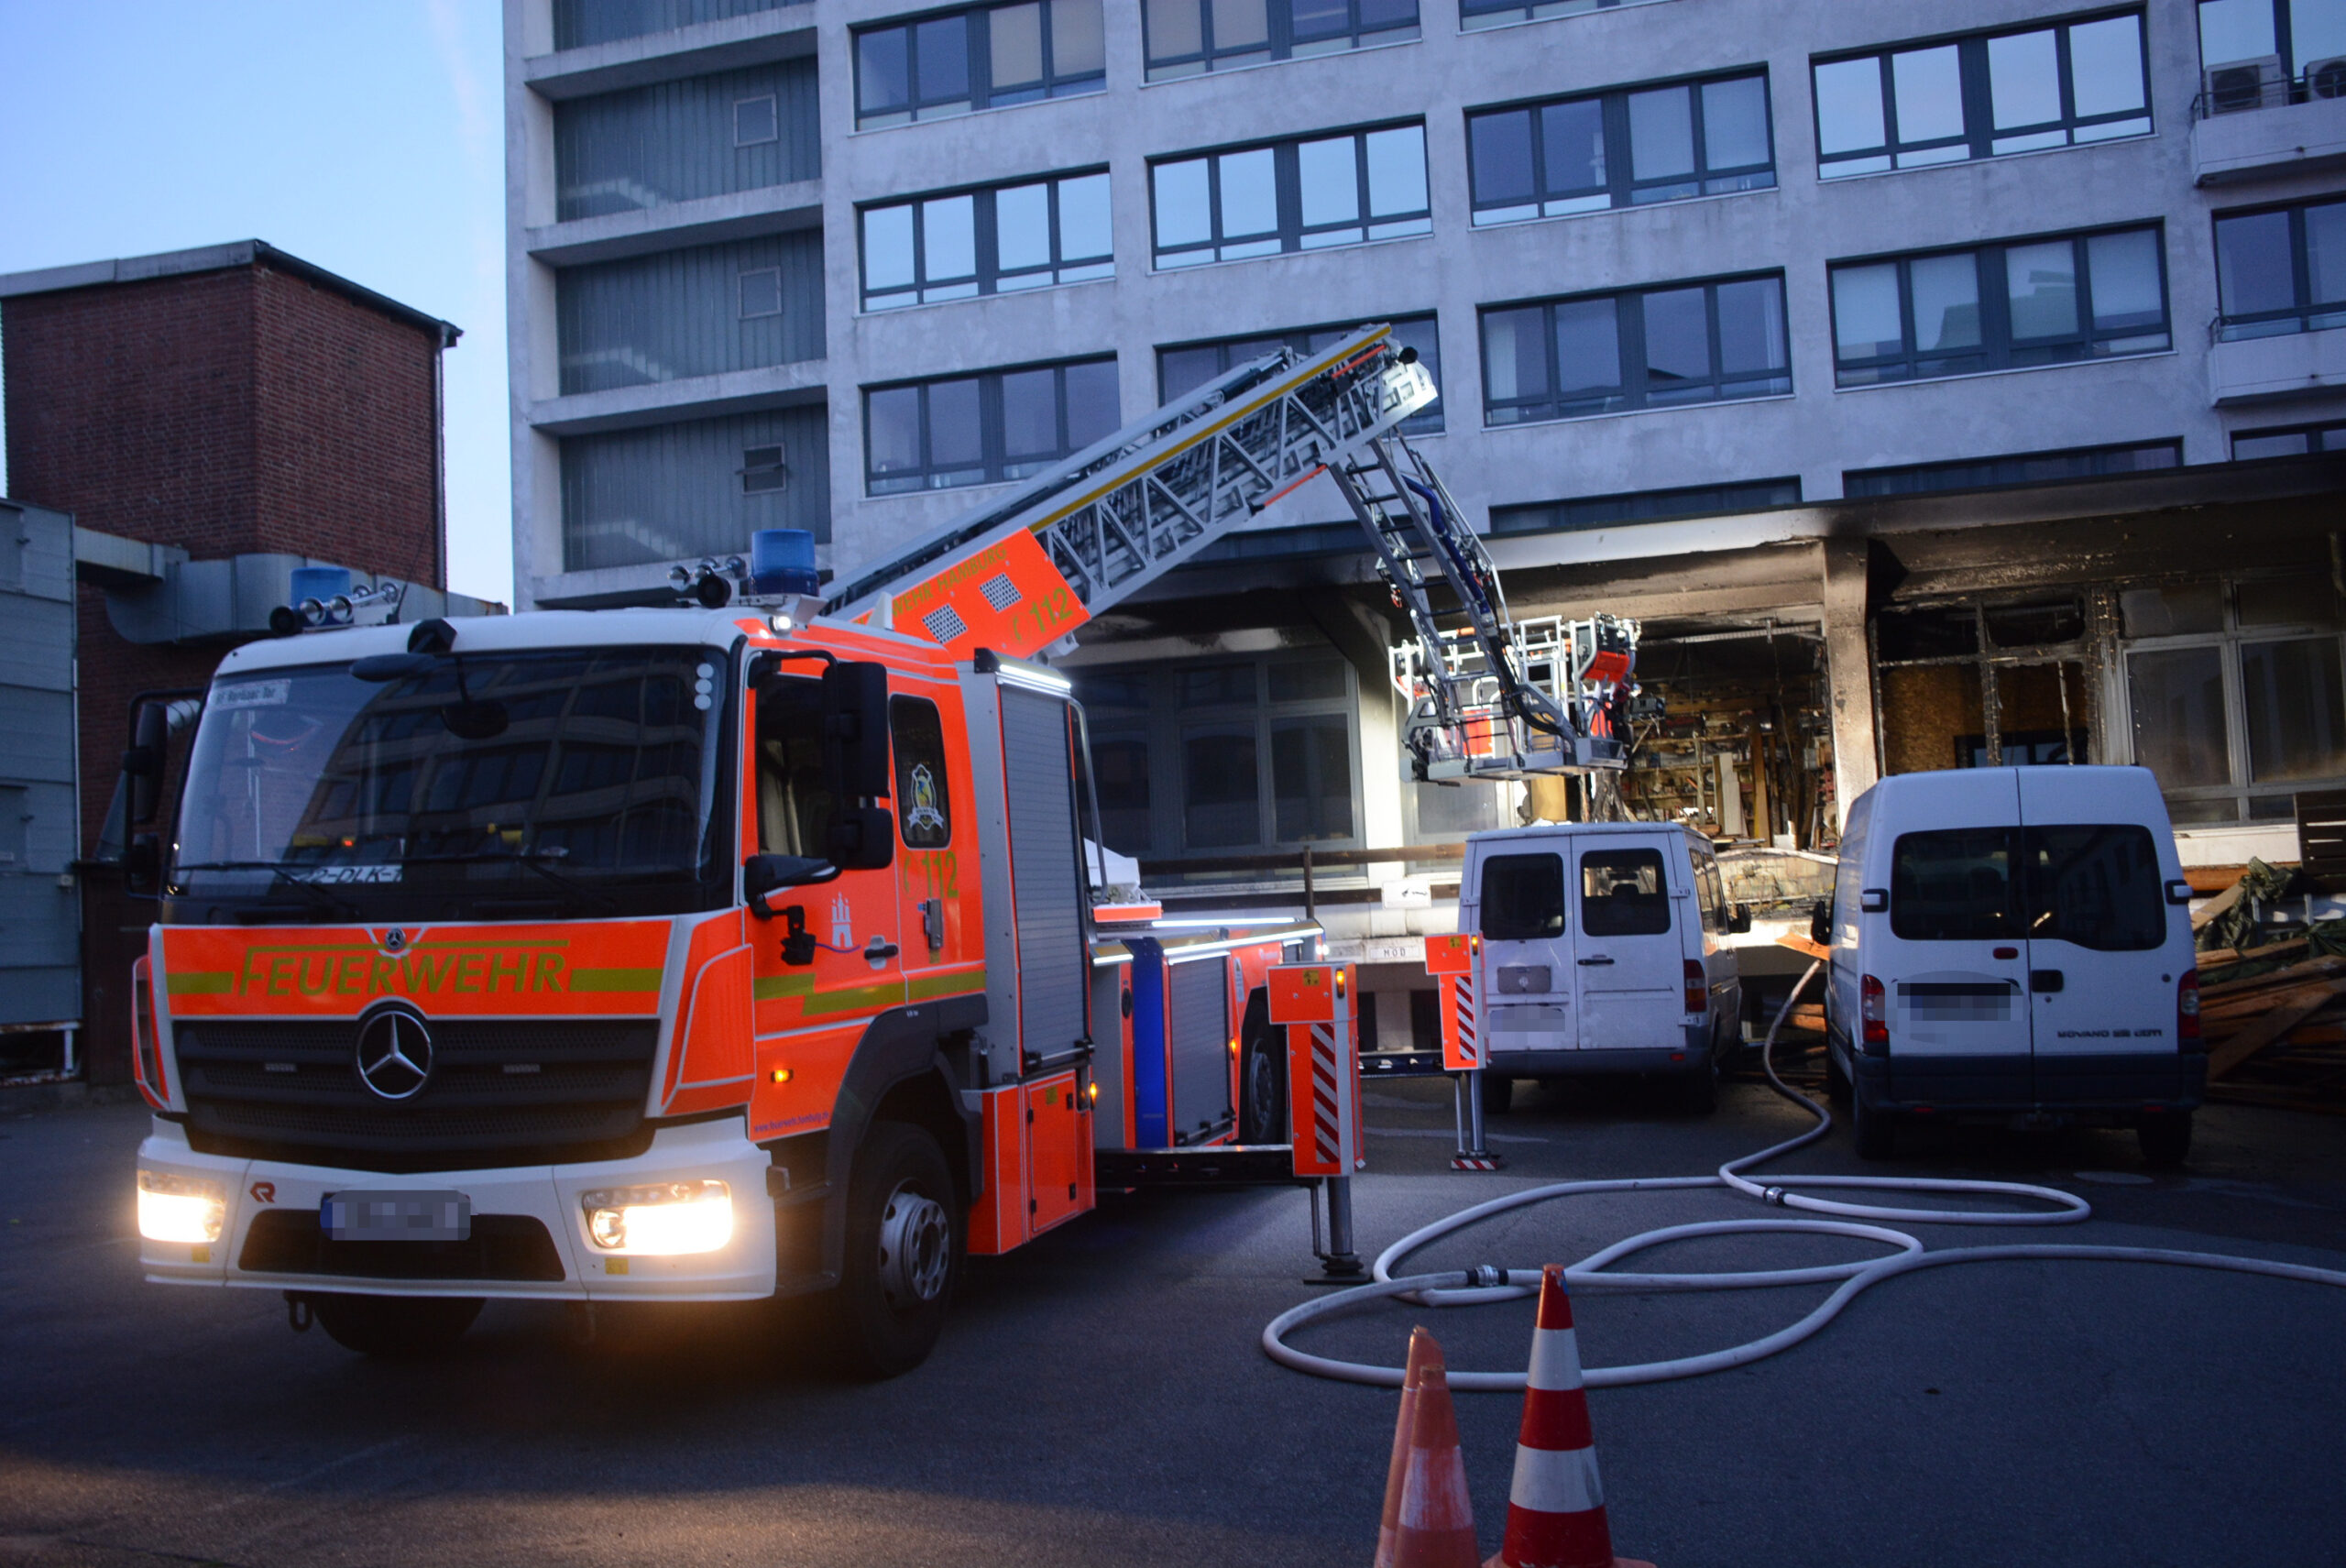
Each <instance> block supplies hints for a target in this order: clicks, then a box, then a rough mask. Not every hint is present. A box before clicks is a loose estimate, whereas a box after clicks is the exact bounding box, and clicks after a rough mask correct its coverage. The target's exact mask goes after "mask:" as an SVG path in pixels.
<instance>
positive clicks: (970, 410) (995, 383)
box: [863, 359, 1119, 496]
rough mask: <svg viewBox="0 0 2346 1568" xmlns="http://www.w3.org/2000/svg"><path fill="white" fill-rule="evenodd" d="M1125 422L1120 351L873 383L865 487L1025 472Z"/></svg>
mask: <svg viewBox="0 0 2346 1568" xmlns="http://www.w3.org/2000/svg"><path fill="white" fill-rule="evenodd" d="M1118 422H1119V420H1118V415H1117V402H1116V362H1115V361H1114V360H1113V359H1085V360H1078V361H1076V362H1074V363H1072V364H1065V365H1031V366H1025V367H1020V368H1018V369H1014V370H989V371H987V372H985V373H984V374H982V375H978V376H948V377H941V378H937V379H936V380H931V381H917V382H913V383H910V384H908V385H904V386H896V387H872V388H868V389H865V391H864V394H863V450H864V490H865V493H866V494H869V495H874V496H893V495H901V494H904V493H905V492H907V491H911V490H942V489H950V488H954V487H956V486H959V485H986V484H992V483H996V482H998V481H1000V480H1003V479H1023V478H1025V477H1027V476H1028V475H1030V474H1039V473H1041V472H1042V471H1043V470H1044V469H1045V468H1047V467H1049V466H1051V465H1052V464H1054V463H1057V462H1058V461H1059V460H1060V459H1061V458H1063V457H1066V456H1068V455H1070V454H1072V453H1076V452H1080V451H1081V450H1083V448H1085V447H1087V446H1089V445H1091V444H1092V443H1093V442H1095V441H1097V440H1099V439H1100V438H1101V437H1102V436H1103V435H1106V434H1108V433H1111V432H1113V430H1115V428H1116V426H1117V424H1118Z"/></svg>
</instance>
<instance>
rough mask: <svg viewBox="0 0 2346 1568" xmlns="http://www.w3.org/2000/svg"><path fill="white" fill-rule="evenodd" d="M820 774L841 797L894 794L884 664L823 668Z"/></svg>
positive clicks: (882, 797)
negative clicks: (821, 767)
mask: <svg viewBox="0 0 2346 1568" xmlns="http://www.w3.org/2000/svg"><path fill="white" fill-rule="evenodd" d="M823 774H824V783H825V784H826V785H827V786H828V788H829V790H830V792H831V795H832V796H833V797H834V798H836V799H839V800H842V801H849V800H884V799H886V798H887V797H888V795H891V794H893V789H892V787H891V784H890V781H889V777H888V669H887V666H886V665H884V664H873V663H852V664H851V663H835V664H832V665H830V666H829V667H828V668H827V669H825V670H824V671H823ZM834 859H835V860H836V857H834ZM837 863H839V864H841V865H845V864H847V862H846V861H838V862H837ZM879 863H880V864H881V865H883V866H884V865H886V864H887V863H888V862H887V861H880V862H879Z"/></svg>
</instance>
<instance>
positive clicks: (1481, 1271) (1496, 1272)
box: [1466, 1263, 1507, 1290]
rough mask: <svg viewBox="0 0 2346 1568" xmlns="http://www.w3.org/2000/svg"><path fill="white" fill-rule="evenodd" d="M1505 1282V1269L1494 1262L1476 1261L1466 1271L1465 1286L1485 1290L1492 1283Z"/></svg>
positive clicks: (1492, 1284) (1470, 1288)
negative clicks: (1476, 1262)
mask: <svg viewBox="0 0 2346 1568" xmlns="http://www.w3.org/2000/svg"><path fill="white" fill-rule="evenodd" d="M1506 1283H1507V1270H1506V1269H1504V1268H1501V1267H1499V1266H1497V1265H1496V1264H1489V1263H1478V1264H1476V1265H1475V1266H1474V1267H1472V1268H1470V1269H1468V1270H1467V1271H1466V1288H1467V1289H1469V1290H1478V1289H1480V1290H1487V1289H1489V1288H1491V1287H1492V1286H1494V1285H1504V1284H1506Z"/></svg>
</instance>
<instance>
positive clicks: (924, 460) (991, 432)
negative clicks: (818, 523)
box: [862, 354, 1121, 497]
mask: <svg viewBox="0 0 2346 1568" xmlns="http://www.w3.org/2000/svg"><path fill="white" fill-rule="evenodd" d="M1115 363H1116V356H1114V355H1113V354H1091V355H1080V356H1077V357H1075V358H1072V359H1051V360H1044V361H1040V362H1038V363H1035V364H1028V365H1003V366H997V367H992V368H989V369H984V370H970V371H964V372H961V373H959V374H957V375H950V376H926V377H922V378H919V379H917V380H902V381H888V382H877V383H874V384H872V385H871V386H867V387H865V388H863V389H862V392H863V493H864V494H865V495H867V496H873V497H878V496H898V495H917V494H920V493H922V492H924V491H927V490H943V489H960V488H966V487H968V486H971V485H999V484H1007V483H1010V482H1011V481H1014V480H1016V479H1022V478H1026V477H1031V476H1032V475H1035V474H1037V473H1040V472H1041V471H1042V470H1043V469H1045V468H1047V467H1048V466H1050V465H1052V464H1054V463H1058V462H1063V461H1065V460H1066V459H1067V458H1068V457H1069V456H1071V455H1074V454H1075V453H1076V452H1077V451H1079V450H1080V447H1079V446H1077V445H1075V444H1073V443H1072V436H1071V434H1070V426H1071V424H1072V419H1071V417H1070V415H1069V409H1068V389H1067V373H1068V371H1069V370H1070V369H1073V368H1076V367H1080V366H1086V365H1109V366H1113V365H1114V364H1115ZM1037 370H1048V371H1051V372H1053V378H1052V397H1053V400H1054V403H1055V414H1056V417H1057V420H1058V444H1057V448H1056V450H1055V451H1053V452H1051V453H1048V454H1043V453H1019V454H1016V455H1012V454H1011V453H1010V452H1009V451H1008V449H1007V441H1006V438H1005V436H1004V434H1003V401H1002V383H1003V378H1004V377H1007V376H1017V375H1023V374H1027V373H1030V372H1033V371H1037ZM957 381H975V382H977V383H978V430H979V448H980V454H979V459H978V463H977V465H976V472H975V475H974V477H968V478H956V477H951V476H955V475H960V474H969V473H971V472H972V466H971V465H969V464H947V465H940V464H938V463H937V461H936V460H935V457H934V455H933V453H932V450H931V431H930V425H929V410H928V395H929V389H931V388H933V387H936V386H938V385H941V384H946V383H950V382H957ZM908 389H909V390H915V391H917V392H918V393H919V401H918V405H917V406H918V410H919V412H918V416H917V418H918V423H919V430H920V445H921V460H920V463H919V464H918V465H917V466H915V467H914V468H911V469H902V470H897V471H895V472H893V473H889V474H879V473H875V472H874V471H873V470H872V398H873V397H874V396H875V395H877V394H882V393H888V392H901V391H905V390H908ZM1120 420H1121V416H1120V417H1119V420H1118V421H1112V422H1110V424H1109V426H1108V429H1109V430H1114V429H1115V428H1117V423H1118V422H1120ZM1095 439H1096V438H1095ZM1085 444H1086V445H1088V444H1090V443H1088V442H1087V443H1085ZM1013 469H1015V470H1017V471H1016V472H1012V470H1013ZM883 487H884V488H883Z"/></svg>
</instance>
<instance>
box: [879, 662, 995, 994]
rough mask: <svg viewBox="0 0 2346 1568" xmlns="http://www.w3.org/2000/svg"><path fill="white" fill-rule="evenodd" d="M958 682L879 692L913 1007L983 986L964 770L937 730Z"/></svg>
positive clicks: (949, 728) (952, 716)
mask: <svg viewBox="0 0 2346 1568" xmlns="http://www.w3.org/2000/svg"><path fill="white" fill-rule="evenodd" d="M960 699H961V694H960V691H959V688H958V686H954V685H944V684H941V683H940V684H938V685H934V686H921V685H913V686H912V687H911V688H910V689H909V690H907V691H904V692H899V693H897V694H896V695H894V696H891V697H890V698H889V699H888V740H889V751H890V762H891V764H892V767H893V778H894V783H895V787H896V799H895V807H896V836H897V851H896V890H897V898H898V901H899V902H898V904H897V909H898V912H899V919H900V920H901V922H902V925H903V927H904V938H903V941H904V984H905V992H906V996H905V1000H906V1001H907V1002H908V1003H911V1004H912V1005H914V1006H921V1005H924V1004H926V1003H934V1002H937V1001H940V1000H941V999H943V998H945V997H948V996H965V995H970V994H973V993H977V992H983V991H984V990H985V948H984V946H983V932H984V922H983V917H982V916H983V912H982V909H981V905H980V896H979V881H978V877H977V874H976V872H977V867H976V864H975V860H976V854H975V850H974V847H973V846H972V845H971V844H970V842H969V839H970V835H969V833H968V832H967V830H966V829H967V827H968V818H969V816H970V768H969V759H968V752H967V751H966V750H965V749H959V748H952V747H948V746H947V745H946V743H945V737H946V736H947V734H948V733H952V734H957V735H958V734H959V732H960V731H961V729H962V720H961V716H960V714H959V712H958V711H951V712H948V709H958V708H959V704H960ZM965 851H966V853H965Z"/></svg>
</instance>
